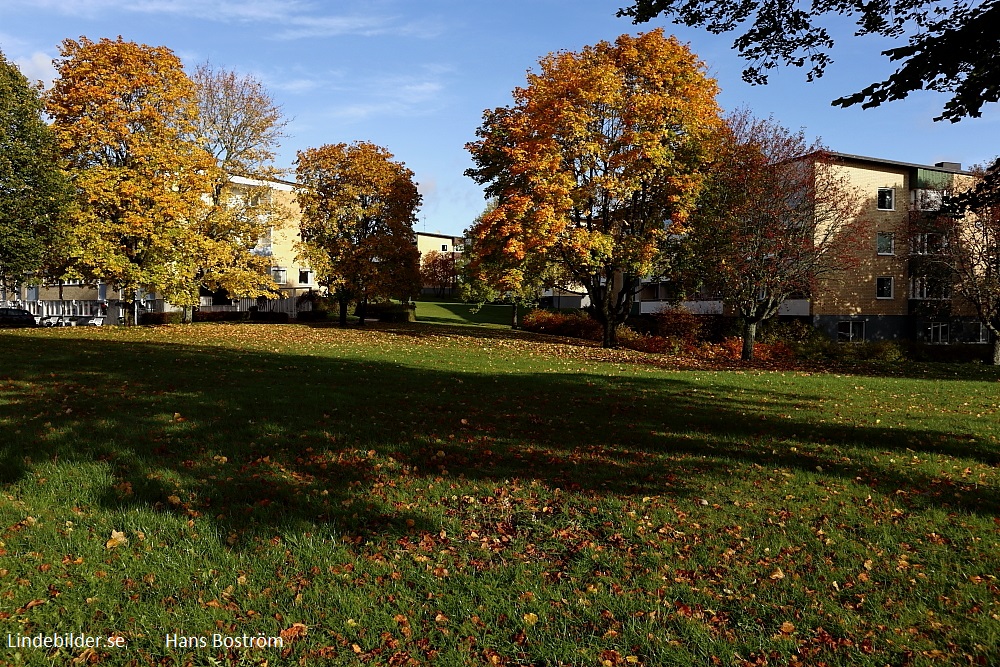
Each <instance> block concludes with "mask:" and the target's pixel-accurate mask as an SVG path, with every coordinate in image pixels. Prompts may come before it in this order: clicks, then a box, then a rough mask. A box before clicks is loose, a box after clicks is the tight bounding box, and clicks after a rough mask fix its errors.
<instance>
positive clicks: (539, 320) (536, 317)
mask: <svg viewBox="0 0 1000 667" xmlns="http://www.w3.org/2000/svg"><path fill="white" fill-rule="evenodd" d="M521 328H522V329H524V330H526V331H533V332H535V333H544V334H549V335H550V336H566V337H567V338H583V339H585V340H601V339H602V338H603V337H604V329H603V328H602V327H601V325H600V323H599V322H597V321H596V320H594V319H592V318H591V317H590V316H589V315H587V314H586V313H584V312H582V311H577V312H572V313H562V312H553V311H549V310H532V311H530V312H529V313H528V314H527V315H525V316H524V317H522V318H521Z"/></svg>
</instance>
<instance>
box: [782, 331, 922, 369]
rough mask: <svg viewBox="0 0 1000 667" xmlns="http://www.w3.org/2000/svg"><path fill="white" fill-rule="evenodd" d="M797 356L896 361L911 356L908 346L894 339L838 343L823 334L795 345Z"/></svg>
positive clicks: (821, 359)
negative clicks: (908, 352) (907, 350)
mask: <svg viewBox="0 0 1000 667" xmlns="http://www.w3.org/2000/svg"><path fill="white" fill-rule="evenodd" d="M793 349H794V350H795V356H797V357H798V358H800V359H806V360H811V361H839V362H847V363H853V362H859V361H873V362H878V363H896V362H900V361H905V360H906V359H908V358H910V355H909V354H907V352H906V348H905V347H904V346H903V345H902V344H900V343H899V342H897V341H894V340H876V341H865V342H862V343H838V342H835V341H832V340H830V339H829V338H826V337H825V336H823V337H822V338H811V339H809V340H807V341H805V342H803V343H798V344H795V345H793Z"/></svg>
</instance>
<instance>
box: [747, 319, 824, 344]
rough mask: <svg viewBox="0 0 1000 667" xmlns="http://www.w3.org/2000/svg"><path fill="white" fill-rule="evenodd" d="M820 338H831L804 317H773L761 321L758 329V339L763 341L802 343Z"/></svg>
mask: <svg viewBox="0 0 1000 667" xmlns="http://www.w3.org/2000/svg"><path fill="white" fill-rule="evenodd" d="M818 339H822V340H829V337H828V336H827V335H826V334H825V333H823V332H822V331H820V330H819V329H817V328H816V327H814V326H813V325H812V323H811V322H809V321H808V320H803V319H786V320H781V319H777V318H771V319H769V320H764V321H763V322H761V324H760V327H759V329H758V330H757V340H758V341H760V342H761V343H774V342H777V341H782V342H785V343H789V344H792V345H801V344H803V343H807V342H809V341H812V340H818Z"/></svg>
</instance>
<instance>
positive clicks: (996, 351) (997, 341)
mask: <svg viewBox="0 0 1000 667" xmlns="http://www.w3.org/2000/svg"><path fill="white" fill-rule="evenodd" d="M993 365H994V366H1000V336H997V335H996V334H994V335H993Z"/></svg>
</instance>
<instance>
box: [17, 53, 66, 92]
mask: <svg viewBox="0 0 1000 667" xmlns="http://www.w3.org/2000/svg"><path fill="white" fill-rule="evenodd" d="M14 63H15V64H16V65H17V66H18V68H19V69H20V70H21V73H22V74H24V76H25V77H27V79H28V81H30V82H32V83H34V82H36V81H41V82H42V85H44V86H45V87H46V88H49V87H50V86H51V85H52V81H53V80H54V79H55V78H56V68H55V67H54V66H53V65H52V56H50V55H48V54H46V53H42V52H41V51H35V52H34V53H32V54H31V55H30V56H27V57H23V56H22V57H20V58H15V59H14Z"/></svg>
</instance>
